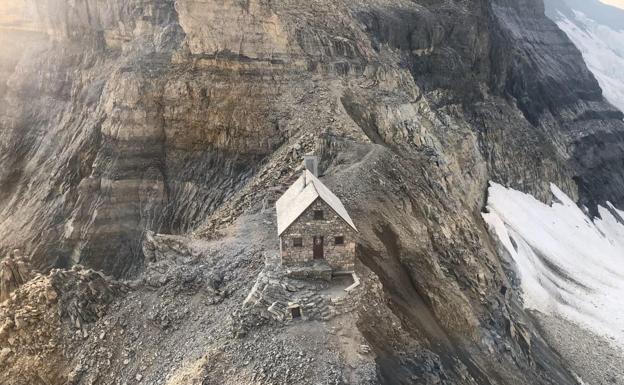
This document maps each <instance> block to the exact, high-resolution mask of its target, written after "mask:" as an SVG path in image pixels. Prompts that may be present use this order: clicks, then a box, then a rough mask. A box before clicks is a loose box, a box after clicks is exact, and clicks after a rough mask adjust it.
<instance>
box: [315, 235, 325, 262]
mask: <svg viewBox="0 0 624 385" xmlns="http://www.w3.org/2000/svg"><path fill="white" fill-rule="evenodd" d="M314 259H325V253H324V252H323V237H322V236H320V235H316V236H314Z"/></svg>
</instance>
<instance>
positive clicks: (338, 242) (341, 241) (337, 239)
mask: <svg viewBox="0 0 624 385" xmlns="http://www.w3.org/2000/svg"><path fill="white" fill-rule="evenodd" d="M334 244H336V245H344V237H343V236H342V235H340V236H338V237H334Z"/></svg>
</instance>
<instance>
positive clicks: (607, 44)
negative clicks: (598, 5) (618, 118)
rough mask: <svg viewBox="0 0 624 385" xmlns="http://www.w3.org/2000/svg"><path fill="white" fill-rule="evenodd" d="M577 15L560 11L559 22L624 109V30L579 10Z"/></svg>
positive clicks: (607, 92)
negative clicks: (597, 20) (601, 21)
mask: <svg viewBox="0 0 624 385" xmlns="http://www.w3.org/2000/svg"><path fill="white" fill-rule="evenodd" d="M574 15H575V17H574V19H570V18H568V17H566V15H564V14H563V13H559V18H558V20H556V23H557V25H558V26H559V28H561V29H562V30H563V31H564V32H565V33H566V34H567V35H568V37H569V38H570V40H572V42H573V43H574V44H575V45H576V47H577V48H578V49H579V50H580V51H581V53H582V54H583V58H584V59H585V63H586V64H587V67H588V68H589V69H590V71H592V73H593V74H594V76H595V77H596V80H598V83H599V84H600V87H601V88H602V91H603V95H604V97H605V98H606V99H607V100H608V101H609V102H611V104H613V105H614V106H615V107H617V108H619V109H620V110H621V111H624V30H613V29H611V28H609V27H608V26H606V25H603V24H600V23H598V22H596V21H594V20H592V19H590V18H588V17H587V16H585V15H584V14H583V13H581V12H579V11H576V10H575V11H574Z"/></svg>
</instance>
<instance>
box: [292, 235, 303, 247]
mask: <svg viewBox="0 0 624 385" xmlns="http://www.w3.org/2000/svg"><path fill="white" fill-rule="evenodd" d="M302 246H303V238H301V237H295V238H293V247H302Z"/></svg>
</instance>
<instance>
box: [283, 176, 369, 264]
mask: <svg viewBox="0 0 624 385" xmlns="http://www.w3.org/2000/svg"><path fill="white" fill-rule="evenodd" d="M315 169H316V168H313V170H315ZM276 209H277V231H278V235H279V238H280V253H281V257H282V264H283V265H284V266H285V267H294V268H306V267H313V266H316V267H318V266H329V268H331V271H330V273H331V274H334V275H335V274H341V273H351V272H353V269H354V263H355V234H356V232H357V229H356V227H355V224H354V223H353V221H352V220H351V217H350V216H349V214H348V213H347V210H346V209H345V208H344V206H343V204H342V202H341V201H340V199H338V197H337V196H336V195H334V193H332V192H331V191H330V190H329V189H328V188H327V187H326V186H325V185H324V184H323V183H322V182H321V181H320V180H319V179H318V178H317V177H316V176H315V175H314V174H313V173H312V172H310V171H309V170H308V169H307V168H306V169H305V170H304V171H303V173H302V175H301V176H300V177H299V179H297V181H296V182H295V183H293V185H292V186H290V188H289V189H288V190H287V191H286V192H285V193H284V195H282V196H281V197H280V198H279V199H278V200H277V202H276Z"/></svg>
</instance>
